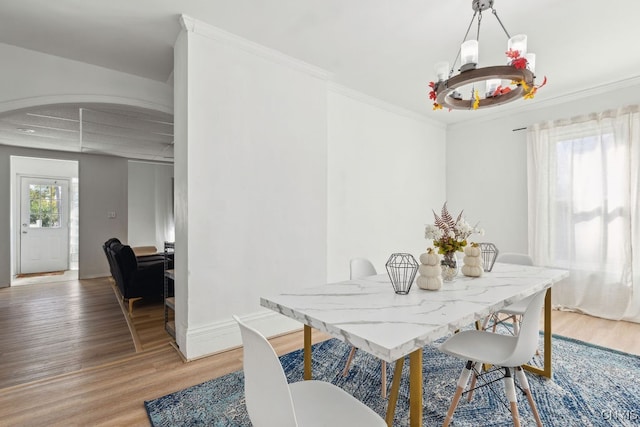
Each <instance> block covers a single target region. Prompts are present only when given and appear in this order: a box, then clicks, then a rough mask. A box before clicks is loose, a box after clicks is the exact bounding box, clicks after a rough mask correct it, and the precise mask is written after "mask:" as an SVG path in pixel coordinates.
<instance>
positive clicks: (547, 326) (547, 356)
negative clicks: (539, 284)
mask: <svg viewBox="0 0 640 427" xmlns="http://www.w3.org/2000/svg"><path fill="white" fill-rule="evenodd" d="M523 368H524V369H525V370H527V371H529V372H532V373H534V374H538V375H542V376H544V377H547V378H551V288H549V289H547V294H546V295H545V297H544V364H543V366H542V369H540V368H538V367H537V366H531V365H524V366H523Z"/></svg>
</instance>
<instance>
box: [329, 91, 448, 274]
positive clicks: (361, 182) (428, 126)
mask: <svg viewBox="0 0 640 427" xmlns="http://www.w3.org/2000/svg"><path fill="white" fill-rule="evenodd" d="M328 108H329V120H328V124H329V138H328V153H329V159H328V168H329V169H328V170H329V172H328V188H329V199H328V206H327V209H328V279H329V281H340V280H346V279H348V278H349V260H350V259H351V258H356V257H365V258H369V259H370V260H371V261H372V262H373V263H374V265H375V267H376V269H377V270H378V271H379V272H384V268H385V267H384V264H385V262H386V261H387V259H388V258H389V255H391V254H392V253H394V252H408V253H412V254H413V255H414V256H415V257H416V258H417V256H418V255H419V254H420V253H422V252H424V250H425V248H426V247H427V244H428V242H427V241H425V239H424V226H425V224H427V223H429V222H432V220H433V217H432V214H431V209H432V208H436V209H437V208H438V207H439V206H441V205H442V203H443V202H444V200H445V191H446V179H445V178H446V172H445V163H446V162H445V127H444V125H441V124H437V123H434V122H431V121H428V120H427V119H425V118H422V117H419V116H417V115H415V114H412V113H408V112H406V111H403V110H400V109H398V108H397V107H393V106H390V105H388V104H384V103H382V102H380V101H376V100H374V99H371V98H368V97H366V96H364V95H360V94H357V93H354V92H351V91H349V90H347V89H345V88H340V87H336V86H333V89H332V90H331V91H330V92H329V103H328Z"/></svg>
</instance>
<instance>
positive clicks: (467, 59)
mask: <svg viewBox="0 0 640 427" xmlns="http://www.w3.org/2000/svg"><path fill="white" fill-rule="evenodd" d="M460 63H461V64H462V65H465V64H477V63H478V40H467V41H466V42H464V43H462V46H460Z"/></svg>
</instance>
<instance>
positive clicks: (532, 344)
mask: <svg viewBox="0 0 640 427" xmlns="http://www.w3.org/2000/svg"><path fill="white" fill-rule="evenodd" d="M545 293H546V290H544V291H540V292H538V293H537V294H535V295H534V296H533V297H532V298H531V301H530V302H529V305H528V306H527V308H526V310H525V313H524V315H523V318H522V324H521V328H520V333H519V334H518V335H516V336H513V335H503V334H494V333H492V332H487V331H482V330H466V331H462V332H459V333H457V334H455V335H453V336H452V337H451V338H449V339H448V340H447V341H445V342H444V343H443V344H442V345H441V346H440V347H439V350H440V351H441V352H443V353H446V354H449V355H452V356H455V357H457V358H459V359H462V360H465V361H466V365H465V367H464V369H463V370H462V372H461V374H460V377H459V378H458V384H457V388H456V392H455V394H454V396H453V399H452V401H451V406H450V407H449V411H448V412H447V415H446V417H445V420H444V423H443V426H444V427H446V426H448V425H449V423H450V422H451V419H452V417H453V413H454V412H455V410H456V407H457V406H458V402H459V400H460V396H461V395H462V393H463V392H464V389H465V388H466V387H467V383H468V382H469V377H470V376H471V374H472V373H473V374H474V375H475V376H482V375H486V373H480V372H479V371H480V369H482V365H483V364H489V365H492V366H493V368H492V369H502V370H504V376H503V384H504V390H505V394H506V395H507V399H508V400H509V404H510V405H509V406H510V410H511V417H512V419H513V424H514V426H519V425H520V417H519V415H518V404H517V398H516V387H515V383H514V381H513V374H514V373H515V376H516V378H517V380H518V383H519V386H520V388H522V390H523V392H524V394H525V395H526V397H527V400H528V401H529V405H530V406H531V411H532V412H533V416H534V418H535V420H536V424H537V425H538V427H541V426H542V421H541V420H540V415H539V414H538V409H537V408H536V404H535V402H534V400H533V397H532V395H531V390H530V389H529V382H528V381H527V377H526V375H525V373H524V370H523V369H522V365H524V364H525V363H527V362H528V361H529V360H530V359H531V358H532V357H533V355H534V353H535V351H536V348H537V347H538V335H539V322H540V311H541V309H542V305H543V303H544V296H545ZM472 387H473V385H472ZM472 392H473V388H472V389H471V390H469V394H470V396H471V393H472ZM469 400H471V399H469Z"/></svg>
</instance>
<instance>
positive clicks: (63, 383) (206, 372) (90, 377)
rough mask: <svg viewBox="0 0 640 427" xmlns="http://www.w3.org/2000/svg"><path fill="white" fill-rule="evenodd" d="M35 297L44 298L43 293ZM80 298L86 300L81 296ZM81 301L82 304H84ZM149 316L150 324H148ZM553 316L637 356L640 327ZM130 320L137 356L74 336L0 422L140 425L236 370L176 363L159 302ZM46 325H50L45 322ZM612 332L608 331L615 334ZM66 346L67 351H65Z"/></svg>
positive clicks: (0, 414)
mask: <svg viewBox="0 0 640 427" xmlns="http://www.w3.org/2000/svg"><path fill="white" fill-rule="evenodd" d="M89 282H91V283H89ZM94 284H95V283H94V281H84V280H83V281H80V282H78V283H76V284H72V283H70V284H67V285H65V287H68V288H69V289H68V290H66V291H65V290H63V289H57V288H51V289H46V290H47V292H44V293H47V294H49V293H50V295H49V298H53V299H54V300H55V298H54V296H55V295H56V294H57V295H59V296H62V295H65V294H66V293H69V294H70V295H72V297H71V299H73V295H74V291H73V289H77V288H78V287H80V288H83V289H88V288H91V289H92V288H93V285H94ZM96 286H97V285H96ZM12 291H13V290H12ZM41 292H42V291H41V290H40V289H37V290H35V289H34V292H33V293H34V294H37V293H41ZM75 292H78V291H75ZM11 293H12V292H5V291H4V290H0V307H2V308H3V310H2V311H3V317H2V319H5V316H4V311H5V310H4V308H6V307H7V306H8V305H10V304H9V302H8V300H11V301H14V303H15V302H17V301H26V300H29V299H31V298H35V296H28V295H26V294H21V295H20V296H19V297H14V296H13V295H10V294H11ZM27 293H28V292H27ZM91 294H93V293H91ZM112 295H113V293H112ZM42 298H44V299H45V300H46V298H45V296H42ZM85 299H90V298H89V297H87V296H86V295H85ZM86 304H89V303H88V302H86ZM116 304H117V302H116ZM14 310H15V309H14ZM76 310H79V309H76ZM27 311H28V310H27ZM36 311H37V310H36ZM87 311H88V310H87ZM114 311H116V312H118V313H119V315H120V317H121V318H122V317H124V316H123V315H122V313H121V311H120V309H119V308H116V309H114ZM14 313H15V312H14ZM99 313H100V314H94V315H89V313H87V314H88V317H87V318H86V319H87V320H86V321H83V323H84V324H86V325H85V326H84V327H86V328H88V330H91V331H93V333H96V334H97V333H98V332H97V331H98V330H101V329H103V328H102V326H100V327H98V326H95V325H94V326H91V325H89V323H92V324H96V325H104V323H105V322H106V321H107V320H105V319H107V318H108V317H110V316H111V314H112V313H106V312H105V311H104V310H102V311H100V310H99ZM23 314H24V313H23ZM25 315H26V314H25ZM103 317H104V319H103ZM156 318H157V319H158V324H157V325H156V324H154V322H155V320H154V319H156ZM49 320H50V319H49ZM553 321H554V332H555V333H558V334H562V335H568V336H573V337H575V338H578V339H582V340H587V341H593V342H594V343H595V344H599V345H603V346H611V347H616V348H618V349H620V350H622V351H627V352H633V353H635V354H640V348H638V340H637V337H638V336H640V324H635V323H627V322H612V321H607V320H603V319H597V318H593V317H589V316H584V315H580V314H575V313H565V312H557V311H554V312H553ZM49 323H51V322H49ZM133 323H134V326H135V327H136V328H140V329H139V330H138V331H137V333H138V337H139V338H140V342H141V346H142V351H141V352H139V353H135V352H134V351H133V350H132V348H133V344H132V339H131V338H130V336H128V332H126V333H123V335H124V337H123V340H128V342H129V347H128V350H127V351H126V352H122V354H121V355H120V356H119V358H115V357H114V356H113V355H111V356H110V358H111V359H110V360H107V361H104V362H102V363H101V364H96V363H97V360H98V359H97V358H98V356H97V355H96V354H95V352H94V351H93V350H90V348H91V347H90V345H89V344H87V342H85V341H80V343H79V344H78V346H79V347H80V349H84V351H85V357H86V358H87V360H88V361H87V362H86V363H85V364H81V366H80V367H78V366H77V364H74V365H73V366H74V368H72V369H75V370H73V371H72V369H68V370H67V371H66V373H63V374H58V375H56V374H54V373H53V372H52V373H51V376H50V377H48V378H38V379H33V380H31V381H29V382H25V383H22V384H18V385H14V386H9V387H6V386H4V387H2V388H0V396H1V397H0V419H1V420H2V421H0V424H2V425H8V426H17V425H28V426H58V425H59V426H70V425H71V426H73V425H77V426H86V425H92V426H148V425H149V421H148V418H147V415H146V412H145V409H144V406H143V402H144V401H145V400H150V399H154V398H157V397H160V396H163V395H165V394H168V393H171V392H173V391H177V390H180V389H183V388H186V387H189V386H191V385H195V384H199V383H201V382H203V381H207V380H209V379H212V378H217V377H219V376H222V375H224V374H227V373H230V372H234V371H236V370H239V369H241V368H242V359H241V357H242V350H241V349H233V350H229V351H226V352H223V353H220V354H217V355H214V356H210V357H206V358H203V359H199V360H196V361H193V362H189V363H184V362H183V361H182V359H181V358H180V356H179V355H178V354H177V352H176V351H175V350H174V349H173V347H171V346H170V345H169V344H168V343H167V342H166V341H165V340H167V338H166V337H164V336H162V334H161V332H163V331H164V329H163V326H162V305H161V304H160V305H155V306H154V305H153V304H149V305H136V306H135V309H134V317H133ZM3 326H4V324H3V321H2V320H0V328H2V329H0V330H2V331H3V335H2V340H3V341H2V342H1V344H4V342H8V341H9V340H13V341H14V342H21V341H32V342H33V343H34V346H36V347H35V348H42V347H38V346H39V345H41V344H37V343H38V341H39V340H40V339H42V338H43V334H42V333H41V330H40V327H38V326H36V327H35V328H34V331H30V330H29V329H28V328H25V327H23V328H21V329H10V330H7V329H5V328H4V327H3ZM67 328H72V329H73V328H79V329H81V326H78V325H75V326H70V325H67ZM51 329H55V328H54V327H53V326H51ZM60 329H64V328H60ZM612 331H615V332H614V333H615V335H614V333H612ZM44 337H46V334H44ZM313 337H314V341H316V342H317V341H320V340H322V339H325V338H326V336H324V335H323V334H319V333H315V332H314V335H313ZM109 339H110V340H113V342H115V341H117V340H116V339H115V338H114V337H111V338H109ZM4 340H7V341H4ZM271 341H272V344H273V345H274V347H275V348H276V351H277V352H278V353H279V354H285V353H287V352H290V351H292V350H295V349H297V348H300V347H301V344H302V333H301V332H296V333H293V334H289V335H286V336H282V337H278V338H274V339H272V340H271ZM3 349H4V347H3ZM69 350H70V351H72V350H73V351H75V349H72V348H69ZM38 358H39V355H38V353H37V352H36V353H35V354H31V353H30V352H28V351H25V352H24V353H23V363H24V364H25V365H29V364H30V363H32V361H33V360H38ZM71 359H73V358H71ZM36 364H38V363H36ZM15 366H16V365H15V364H14V367H15ZM0 369H1V370H2V372H3V375H5V366H4V365H0Z"/></svg>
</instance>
